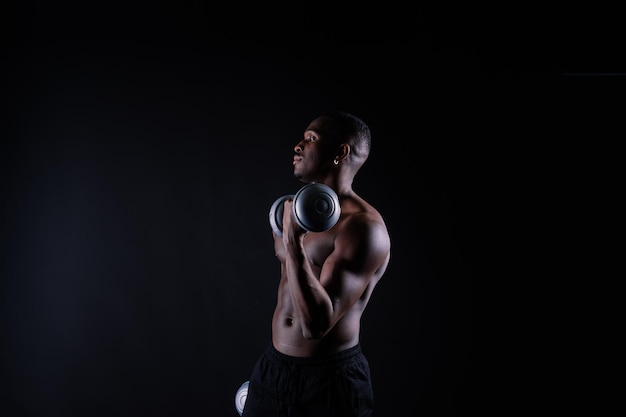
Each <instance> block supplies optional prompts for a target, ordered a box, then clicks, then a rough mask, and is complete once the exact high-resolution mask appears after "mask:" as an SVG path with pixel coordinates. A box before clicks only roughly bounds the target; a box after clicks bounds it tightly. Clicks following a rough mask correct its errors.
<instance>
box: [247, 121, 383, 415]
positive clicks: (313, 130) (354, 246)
mask: <svg viewBox="0 0 626 417" xmlns="http://www.w3.org/2000/svg"><path fill="white" fill-rule="evenodd" d="M370 145H371V136H370V130H369V127H368V126H367V125H366V124H365V123H364V122H363V121H362V120H361V119H360V118H358V117H355V116H354V115H351V114H348V113H341V112H334V113H327V114H323V115H322V116H320V117H318V118H316V119H315V120H313V121H312V122H311V123H310V124H309V126H308V127H307V128H306V130H305V131H304V138H303V139H302V140H301V141H300V142H298V144H297V145H296V146H295V148H294V151H295V155H294V158H293V166H294V175H295V177H296V178H298V179H299V180H300V181H302V182H304V183H313V182H315V183H323V184H326V185H328V186H330V187H331V188H332V189H333V190H334V191H335V192H336V193H337V196H338V198H339V204H340V209H341V215H340V217H339V220H338V221H337V223H336V224H335V225H334V226H332V227H331V228H330V229H328V230H326V231H323V232H307V231H305V230H304V229H302V228H301V227H299V226H298V224H297V222H296V219H295V218H294V216H293V213H292V207H291V206H292V204H293V199H288V200H286V201H285V202H284V208H283V218H282V236H279V235H277V234H276V232H273V235H274V248H275V252H276V257H277V258H278V260H279V262H280V282H279V284H278V297H277V304H276V309H275V311H274V315H273V318H272V343H271V344H270V346H269V348H268V349H267V351H265V352H264V353H263V354H262V355H261V357H260V358H259V360H258V361H257V363H256V365H255V367H254V369H253V372H252V375H251V378H250V381H249V388H248V392H247V398H246V402H245V407H244V409H243V414H242V416H243V417H259V416H269V417H280V416H307V417H311V416H323V417H333V416H336V417H352V416H354V417H357V416H359V417H365V416H371V415H372V412H373V390H372V383H371V378H370V370H369V364H368V361H367V359H366V357H365V356H364V354H363V352H362V351H361V346H360V322H361V315H362V314H363V311H364V309H365V307H366V306H367V303H368V301H369V299H370V297H371V295H372V292H373V291H374V288H375V287H376V284H377V283H378V281H379V280H380V279H381V277H382V276H383V274H384V272H385V270H386V268H387V265H388V263H389V258H390V249H391V242H390V237H389V234H388V231H387V227H386V225H385V222H384V220H383V218H382V216H381V215H380V213H379V212H378V211H377V210H376V209H375V208H374V207H372V206H371V205H370V204H369V203H368V202H367V201H365V200H364V199H363V198H361V197H360V196H358V195H357V194H356V193H355V192H354V190H353V189H352V183H353V179H354V177H355V175H356V174H357V172H358V171H359V169H360V168H361V167H362V166H363V163H364V162H365V161H366V160H367V157H368V155H369V151H370Z"/></svg>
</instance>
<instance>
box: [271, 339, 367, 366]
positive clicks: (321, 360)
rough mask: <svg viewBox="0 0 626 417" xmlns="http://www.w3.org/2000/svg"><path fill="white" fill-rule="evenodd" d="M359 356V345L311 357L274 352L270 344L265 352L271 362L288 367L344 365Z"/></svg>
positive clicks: (360, 352)
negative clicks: (287, 365)
mask: <svg viewBox="0 0 626 417" xmlns="http://www.w3.org/2000/svg"><path fill="white" fill-rule="evenodd" d="M361 354H362V351H361V345H359V344H357V345H355V346H353V347H351V348H348V349H346V350H342V351H340V352H335V353H329V354H327V355H323V356H313V357H299V356H290V355H285V354H284V353H282V352H279V351H278V350H276V348H275V347H274V345H272V344H271V343H270V346H269V348H268V349H267V352H266V355H267V357H268V358H269V359H270V360H271V361H273V362H277V363H280V364H289V365H325V364H328V363H344V362H350V361H351V360H353V359H357V358H358V357H359V356H360V355H361Z"/></svg>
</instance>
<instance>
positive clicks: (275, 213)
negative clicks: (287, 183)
mask: <svg viewBox="0 0 626 417" xmlns="http://www.w3.org/2000/svg"><path fill="white" fill-rule="evenodd" d="M293 197H294V195H293V194H287V195H284V196H282V197H280V198H277V199H276V201H274V204H272V207H271V208H270V226H272V230H273V231H274V233H276V235H278V236H280V237H282V236H283V208H284V203H285V200H288V199H290V198H293Z"/></svg>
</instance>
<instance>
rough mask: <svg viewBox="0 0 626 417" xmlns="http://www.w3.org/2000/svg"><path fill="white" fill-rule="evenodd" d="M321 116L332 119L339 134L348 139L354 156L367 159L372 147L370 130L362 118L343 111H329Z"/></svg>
mask: <svg viewBox="0 0 626 417" xmlns="http://www.w3.org/2000/svg"><path fill="white" fill-rule="evenodd" d="M322 116H323V117H325V118H328V119H330V120H332V122H333V123H334V124H335V126H336V127H337V131H338V133H339V135H340V136H341V137H342V138H346V139H348V143H349V144H350V146H351V147H352V150H353V152H354V153H355V154H356V156H358V157H361V158H363V159H367V157H368V155H369V153H370V149H371V147H372V132H371V130H370V128H369V126H368V125H367V123H365V122H364V121H363V119H361V118H360V117H358V116H355V115H354V114H352V113H348V112H345V111H330V112H326V113H323V114H322ZM341 140H343V139H341Z"/></svg>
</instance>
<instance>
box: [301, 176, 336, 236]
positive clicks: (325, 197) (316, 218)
mask: <svg viewBox="0 0 626 417" xmlns="http://www.w3.org/2000/svg"><path fill="white" fill-rule="evenodd" d="M293 209H294V215H295V217H296V221H297V222H298V225H299V226H300V227H302V228H303V229H304V230H307V231H309V232H323V231H325V230H328V229H330V228H331V227H333V226H334V225H335V223H337V220H339V216H340V215H341V208H340V206H339V198H338V197H337V194H336V193H335V191H334V190H333V189H332V188H330V187H329V186H328V185H325V184H321V183H311V184H307V185H305V186H304V187H302V188H300V190H299V191H298V192H297V193H296V195H295V196H294V198H293Z"/></svg>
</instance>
